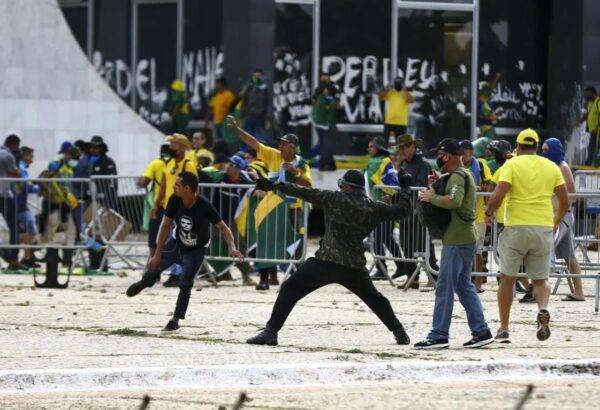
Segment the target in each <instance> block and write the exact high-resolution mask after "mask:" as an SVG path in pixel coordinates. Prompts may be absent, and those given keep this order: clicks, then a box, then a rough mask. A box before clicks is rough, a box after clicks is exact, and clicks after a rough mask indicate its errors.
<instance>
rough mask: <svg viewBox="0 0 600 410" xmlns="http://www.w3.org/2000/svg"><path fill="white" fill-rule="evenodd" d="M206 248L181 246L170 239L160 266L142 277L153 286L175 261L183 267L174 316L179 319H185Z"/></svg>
mask: <svg viewBox="0 0 600 410" xmlns="http://www.w3.org/2000/svg"><path fill="white" fill-rule="evenodd" d="M205 252H206V248H196V249H186V248H182V247H180V246H179V245H178V244H177V242H176V241H175V240H173V239H169V240H168V241H167V243H166V244H165V247H164V249H163V251H162V253H161V256H162V257H161V263H160V267H159V268H158V269H157V270H155V271H146V272H145V273H144V276H143V277H142V282H143V283H144V284H145V285H146V286H152V285H154V283H155V282H156V281H157V280H158V279H159V278H160V274H161V272H162V271H164V270H165V269H167V268H169V267H170V266H171V265H173V264H174V263H177V264H179V265H181V266H182V268H183V275H182V276H181V281H180V282H179V295H178V296H177V303H176V304H175V312H174V313H173V316H174V317H176V318H177V319H185V312H186V311H187V308H188V305H189V303H190V296H191V292H192V286H194V278H195V277H196V273H198V270H199V269H200V266H202V262H203V261H204V253H205Z"/></svg>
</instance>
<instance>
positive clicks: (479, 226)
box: [460, 140, 492, 293]
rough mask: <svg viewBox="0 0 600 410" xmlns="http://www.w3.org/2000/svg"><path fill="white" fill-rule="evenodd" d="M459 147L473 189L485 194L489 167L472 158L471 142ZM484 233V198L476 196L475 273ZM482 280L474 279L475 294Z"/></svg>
mask: <svg viewBox="0 0 600 410" xmlns="http://www.w3.org/2000/svg"><path fill="white" fill-rule="evenodd" d="M460 147H461V148H462V150H463V155H462V161H463V165H464V167H465V168H466V169H468V170H469V171H471V175H473V180H474V181H475V188H476V189H477V191H478V192H487V191H488V187H489V184H490V182H491V180H492V172H491V171H490V167H488V165H487V162H486V160H485V159H483V158H475V157H474V156H473V152H474V147H473V143H472V142H471V141H469V140H462V141H461V142H460ZM485 231H486V224H485V198H484V197H483V196H478V197H477V202H476V205H475V272H482V271H483V244H484V242H485ZM483 280H484V277H483V276H476V277H475V278H474V282H475V287H476V288H477V293H481V292H483V289H481V285H482V284H483Z"/></svg>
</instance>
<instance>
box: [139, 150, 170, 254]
mask: <svg viewBox="0 0 600 410" xmlns="http://www.w3.org/2000/svg"><path fill="white" fill-rule="evenodd" d="M171 155H172V153H171V148H170V146H169V144H162V145H161V146H160V158H158V159H153V160H152V161H150V163H149V164H148V166H147V167H146V170H145V171H144V175H142V177H141V178H140V179H139V180H138V182H137V185H138V186H139V187H140V188H146V187H147V186H148V185H150V184H152V190H151V191H150V200H151V201H152V206H153V205H154V201H155V200H156V196H157V195H158V191H159V190H160V185H161V183H162V180H163V174H164V172H165V166H166V164H167V162H169V161H170V160H171ZM146 209H147V208H146V202H145V201H144V217H145V218H146ZM161 220H162V215H161V218H155V219H152V218H150V223H149V225H148V248H150V257H152V256H154V251H155V250H156V237H157V235H158V230H159V229H160V222H161Z"/></svg>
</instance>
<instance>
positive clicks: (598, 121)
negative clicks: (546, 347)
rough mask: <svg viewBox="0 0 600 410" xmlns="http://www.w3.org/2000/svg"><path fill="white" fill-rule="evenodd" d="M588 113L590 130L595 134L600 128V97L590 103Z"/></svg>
mask: <svg viewBox="0 0 600 410" xmlns="http://www.w3.org/2000/svg"><path fill="white" fill-rule="evenodd" d="M587 112H588V114H587V126H588V130H589V131H590V132H594V131H596V130H597V129H598V126H600V97H596V99H595V100H594V101H591V102H588V106H587Z"/></svg>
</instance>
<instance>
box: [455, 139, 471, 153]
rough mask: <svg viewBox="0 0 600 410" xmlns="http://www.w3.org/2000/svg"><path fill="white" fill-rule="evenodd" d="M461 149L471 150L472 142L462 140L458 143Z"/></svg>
mask: <svg viewBox="0 0 600 410" xmlns="http://www.w3.org/2000/svg"><path fill="white" fill-rule="evenodd" d="M458 144H459V145H460V147H461V148H462V149H470V150H471V151H473V143H472V142H471V141H470V140H462V141H461V142H459V143H458Z"/></svg>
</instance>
